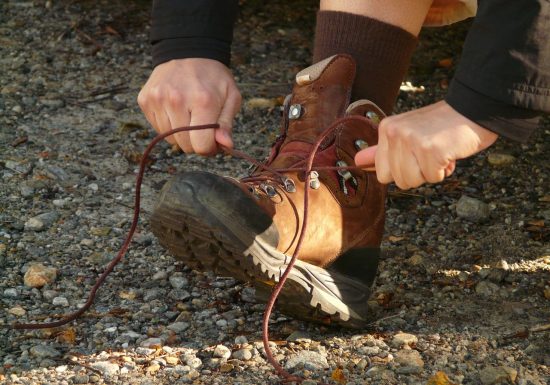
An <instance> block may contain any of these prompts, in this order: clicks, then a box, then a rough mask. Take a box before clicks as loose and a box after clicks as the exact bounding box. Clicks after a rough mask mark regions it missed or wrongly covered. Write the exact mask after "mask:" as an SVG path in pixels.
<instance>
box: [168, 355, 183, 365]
mask: <svg viewBox="0 0 550 385" xmlns="http://www.w3.org/2000/svg"><path fill="white" fill-rule="evenodd" d="M165 360H166V363H167V364H168V365H177V364H179V362H180V360H179V358H178V357H174V356H168V357H166V358H165Z"/></svg>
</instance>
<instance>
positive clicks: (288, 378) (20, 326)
mask: <svg viewBox="0 0 550 385" xmlns="http://www.w3.org/2000/svg"><path fill="white" fill-rule="evenodd" d="M355 119H358V120H361V121H364V120H365V119H366V118H364V117H361V116H348V117H344V118H340V119H338V120H336V121H335V122H334V123H333V124H331V125H330V126H329V127H328V128H327V129H326V130H325V131H324V132H323V133H322V134H321V135H320V136H319V137H318V139H317V141H316V142H315V144H314V145H313V148H312V150H311V153H310V154H309V156H308V157H307V158H306V159H305V166H304V167H296V168H286V169H277V170H274V169H271V168H270V167H269V166H268V165H266V164H262V163H260V162H258V161H257V160H255V159H254V158H252V157H250V156H248V155H247V154H245V153H243V152H241V151H238V150H235V149H231V148H227V147H222V150H223V151H224V152H225V153H227V154H229V155H232V156H235V157H239V158H243V159H245V160H247V161H249V162H250V163H252V164H254V165H255V166H257V167H259V168H261V169H263V170H266V171H268V172H271V173H273V175H281V173H282V172H288V171H302V172H305V175H306V178H305V181H304V215H303V222H302V226H301V231H300V234H299V237H298V241H297V243H296V248H295V250H294V253H293V254H292V257H291V259H290V262H289V263H288V266H287V268H286V269H285V271H284V273H283V274H282V275H281V277H280V278H279V281H278V282H277V284H276V285H275V286H274V287H273V291H272V292H271V295H270V297H269V300H268V301H267V304H266V307H265V312H264V316H263V320H262V341H263V345H264V350H265V355H266V358H267V360H268V361H269V363H270V364H271V365H272V366H273V368H274V369H275V371H276V373H277V374H278V375H279V376H280V377H281V379H282V380H283V381H284V382H296V383H302V382H303V381H304V379H303V378H301V377H297V376H294V375H292V374H290V373H288V372H287V371H286V370H285V369H284V368H283V367H282V366H281V365H280V364H279V362H277V360H276V359H275V358H274V357H273V353H272V351H271V348H270V346H269V319H270V317H271V313H272V311H273V307H274V306H275V302H276V301H277V297H278V296H279V293H280V292H281V290H282V289H283V286H284V284H285V282H286V280H287V277H288V275H289V274H290V271H291V270H292V268H293V266H294V264H295V263H296V260H297V258H298V255H299V252H300V247H301V245H302V241H303V239H304V235H305V233H306V229H307V217H308V215H307V213H308V200H309V188H310V187H309V182H310V177H311V172H312V171H318V170H353V169H359V168H358V167H353V166H352V167H336V166H335V167H329V166H326V167H315V168H314V167H313V161H314V159H315V155H316V153H317V150H318V149H319V146H320V145H321V143H322V142H323V140H324V139H325V138H326V137H327V136H328V135H329V134H331V133H332V132H333V131H334V130H335V129H336V128H338V127H339V126H340V125H341V124H342V123H343V122H345V121H349V120H355ZM216 128H219V125H218V124H205V125H200V126H187V127H180V128H175V129H173V130H171V131H167V132H164V133H162V134H159V135H157V136H156V137H155V138H154V139H153V140H152V141H151V143H150V144H149V145H148V146H147V148H146V149H145V151H144V152H143V156H142V158H141V161H140V164H139V171H138V174H137V177H136V193H135V199H134V215H133V219H132V224H131V226H130V230H129V231H128V234H127V236H126V239H125V240H124V243H123V244H122V246H121V248H120V250H119V251H118V253H117V255H116V256H115V258H113V259H112V260H111V262H110V263H109V265H108V266H107V267H106V268H105V271H103V273H102V274H101V275H100V276H99V278H98V279H97V280H96V282H95V284H94V286H93V287H92V289H91V290H90V294H89V295H88V299H87V300H86V303H85V304H84V306H82V307H81V308H80V309H78V310H77V311H75V312H73V313H70V314H68V315H65V316H64V317H63V318H61V319H60V320H58V321H53V322H45V323H15V324H13V325H12V326H11V327H12V328H13V329H15V330H24V329H48V328H56V327H59V326H63V325H65V324H67V323H69V322H71V321H74V320H75V319H77V318H78V317H80V316H81V315H82V314H84V313H85V312H86V311H87V310H88V309H90V307H91V306H92V304H93V302H94V300H95V297H96V293H97V291H98V290H99V287H100V286H101V285H102V284H103V282H105V279H106V278H107V276H108V275H109V274H110V273H111V272H112V271H113V269H114V268H115V266H116V265H118V263H119V262H120V261H121V260H122V258H123V257H124V255H125V254H126V252H127V251H128V247H129V246H130V243H131V241H132V238H133V236H134V233H135V231H136V228H137V225H138V220H139V213H140V200H141V184H142V181H143V176H144V173H145V168H146V166H147V159H148V157H149V154H150V153H151V151H152V150H153V147H155V145H156V144H157V143H158V142H160V141H162V140H163V139H165V138H167V137H168V136H171V135H174V134H177V133H178V132H184V131H193V130H205V129H216ZM318 385H328V384H324V383H318Z"/></svg>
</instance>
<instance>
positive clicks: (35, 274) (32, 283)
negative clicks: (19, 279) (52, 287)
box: [23, 263, 57, 287]
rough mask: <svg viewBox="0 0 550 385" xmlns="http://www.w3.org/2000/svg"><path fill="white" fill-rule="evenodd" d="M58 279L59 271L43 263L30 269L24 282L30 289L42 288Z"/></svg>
mask: <svg viewBox="0 0 550 385" xmlns="http://www.w3.org/2000/svg"><path fill="white" fill-rule="evenodd" d="M56 278H57V270H56V269H55V268H54V267H47V266H44V265H43V264H41V263H37V264H34V265H31V266H30V267H29V268H28V270H27V272H26V273H25V276H24V277H23V282H24V283H25V285H26V286H29V287H42V286H44V285H46V284H50V283H53V282H54V281H55V279H56Z"/></svg>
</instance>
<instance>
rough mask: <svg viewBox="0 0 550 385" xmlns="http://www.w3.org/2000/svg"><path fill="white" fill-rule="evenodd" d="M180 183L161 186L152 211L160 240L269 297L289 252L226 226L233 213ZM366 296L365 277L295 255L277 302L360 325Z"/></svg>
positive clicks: (194, 263)
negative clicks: (297, 258) (359, 277)
mask: <svg viewBox="0 0 550 385" xmlns="http://www.w3.org/2000/svg"><path fill="white" fill-rule="evenodd" d="M182 184H185V183H184V182H182V181H178V180H177V179H176V180H172V181H169V182H168V183H167V184H166V185H165V186H164V188H163V190H162V192H161V197H160V201H159V204H158V205H157V207H156V208H155V210H154V212H153V215H152V217H151V220H150V223H151V229H152V232H153V233H154V234H155V236H156V237H157V238H158V240H159V242H160V244H161V245H162V246H164V247H165V248H167V249H168V250H169V251H170V252H171V253H172V254H173V255H174V256H175V257H176V258H177V259H179V260H181V261H183V262H184V263H185V264H186V265H188V266H189V267H191V268H193V269H196V270H199V271H205V270H208V271H213V272H214V273H215V274H217V275H220V276H231V277H233V278H236V279H238V280H240V281H244V282H252V283H253V285H254V286H255V288H256V296H257V297H258V299H263V300H267V298H268V297H269V295H270V294H271V291H272V288H273V286H274V285H275V283H276V282H278V280H279V277H280V276H281V275H282V274H283V273H284V270H285V269H286V266H287V265H288V263H289V261H290V259H291V257H290V256H288V255H285V254H283V253H281V252H280V251H278V250H277V249H275V248H274V247H272V246H270V245H268V244H266V243H265V242H262V240H261V239H260V237H257V236H256V237H255V236H253V235H251V231H250V229H243V228H241V227H238V226H231V228H230V227H228V226H227V225H226V224H228V223H232V218H228V217H226V216H225V215H224V214H223V213H222V212H219V211H216V210H215V209H213V207H212V205H208V204H205V203H204V202H202V200H201V197H200V196H197V194H195V193H194V192H193V191H192V188H191V187H190V186H182ZM182 191H187V193H185V194H183V195H184V196H182ZM369 296H370V286H368V285H365V284H364V283H363V282H360V281H358V280H356V279H353V278H351V277H348V276H345V275H342V274H339V273H337V272H332V271H328V270H326V269H323V268H320V267H317V266H315V265H311V264H309V263H307V262H303V261H300V260H298V261H296V264H295V265H294V267H293V269H292V270H291V272H290V274H289V276H288V279H287V281H286V283H285V286H284V288H283V290H282V291H281V293H280V295H279V298H278V301H277V305H276V308H277V309H278V310H280V311H281V312H282V313H284V314H288V315H290V316H293V317H295V318H298V319H301V320H306V321H314V322H320V323H323V324H333V325H341V326H345V327H350V328H362V327H364V326H365V325H366V324H367V323H368V320H369V309H368V304H367V300H368V298H369Z"/></svg>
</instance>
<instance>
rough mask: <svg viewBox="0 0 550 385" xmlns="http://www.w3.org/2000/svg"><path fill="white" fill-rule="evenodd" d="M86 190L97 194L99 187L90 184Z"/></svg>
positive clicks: (95, 184)
mask: <svg viewBox="0 0 550 385" xmlns="http://www.w3.org/2000/svg"><path fill="white" fill-rule="evenodd" d="M88 189H90V190H91V191H93V192H97V191H98V190H99V186H98V185H97V183H90V184H89V185H88Z"/></svg>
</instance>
